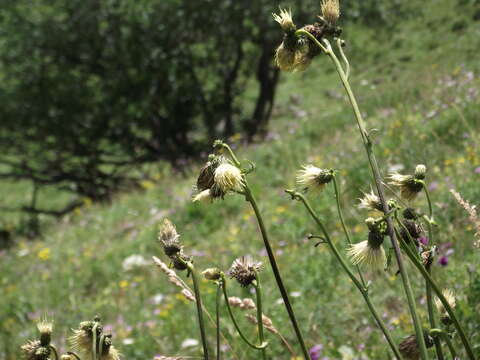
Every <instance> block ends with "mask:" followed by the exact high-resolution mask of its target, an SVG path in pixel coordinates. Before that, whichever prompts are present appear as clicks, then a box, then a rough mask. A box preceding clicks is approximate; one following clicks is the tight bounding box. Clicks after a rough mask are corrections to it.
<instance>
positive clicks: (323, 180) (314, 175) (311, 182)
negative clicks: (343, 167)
mask: <svg viewBox="0 0 480 360" xmlns="http://www.w3.org/2000/svg"><path fill="white" fill-rule="evenodd" d="M333 176H334V172H333V170H326V169H320V168H318V167H316V166H313V165H304V166H303V167H302V169H301V170H299V171H298V172H297V184H298V185H300V186H302V187H303V188H304V189H305V190H313V191H322V190H323V188H324V187H325V185H326V184H328V183H329V182H330V181H332V179H333Z"/></svg>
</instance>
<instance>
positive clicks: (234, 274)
mask: <svg viewBox="0 0 480 360" xmlns="http://www.w3.org/2000/svg"><path fill="white" fill-rule="evenodd" d="M261 268H262V263H260V262H254V261H253V260H252V258H251V257H250V256H242V257H240V258H238V259H235V261H234V262H233V264H232V266H231V267H230V270H228V275H229V276H230V277H231V278H235V279H236V280H237V281H238V282H239V284H240V285H242V286H245V287H246V286H248V285H250V284H251V283H252V281H253V280H255V279H256V273H257V272H258V271H260V269H261Z"/></svg>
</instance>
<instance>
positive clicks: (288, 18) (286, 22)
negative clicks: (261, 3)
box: [272, 9, 297, 33]
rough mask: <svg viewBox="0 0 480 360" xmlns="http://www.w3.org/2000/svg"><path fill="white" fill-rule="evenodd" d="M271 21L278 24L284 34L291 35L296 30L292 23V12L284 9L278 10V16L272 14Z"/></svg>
mask: <svg viewBox="0 0 480 360" xmlns="http://www.w3.org/2000/svg"><path fill="white" fill-rule="evenodd" d="M272 16H273V20H275V21H276V22H277V23H279V24H280V26H281V27H282V30H283V31H285V32H286V33H292V32H294V31H295V30H297V27H296V26H295V24H294V23H293V19H292V12H291V11H290V10H286V9H280V14H279V15H277V14H275V13H272Z"/></svg>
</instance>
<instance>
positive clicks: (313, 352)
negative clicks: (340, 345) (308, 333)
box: [309, 344, 323, 360]
mask: <svg viewBox="0 0 480 360" xmlns="http://www.w3.org/2000/svg"><path fill="white" fill-rule="evenodd" d="M322 349H323V345H322V344H317V345H314V346H312V347H311V348H310V351H309V353H310V357H311V358H312V360H320V355H321V353H322Z"/></svg>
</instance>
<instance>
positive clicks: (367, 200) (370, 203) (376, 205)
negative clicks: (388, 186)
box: [358, 190, 383, 211]
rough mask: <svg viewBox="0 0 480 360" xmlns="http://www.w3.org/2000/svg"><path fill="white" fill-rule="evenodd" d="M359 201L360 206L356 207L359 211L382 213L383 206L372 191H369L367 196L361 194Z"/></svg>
mask: <svg viewBox="0 0 480 360" xmlns="http://www.w3.org/2000/svg"><path fill="white" fill-rule="evenodd" d="M359 200H360V205H359V206H358V207H359V208H361V209H368V210H377V211H383V206H382V203H381V201H380V198H379V197H378V196H377V195H375V193H374V192H373V190H371V191H370V193H369V194H368V193H363V198H361V199H359Z"/></svg>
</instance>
